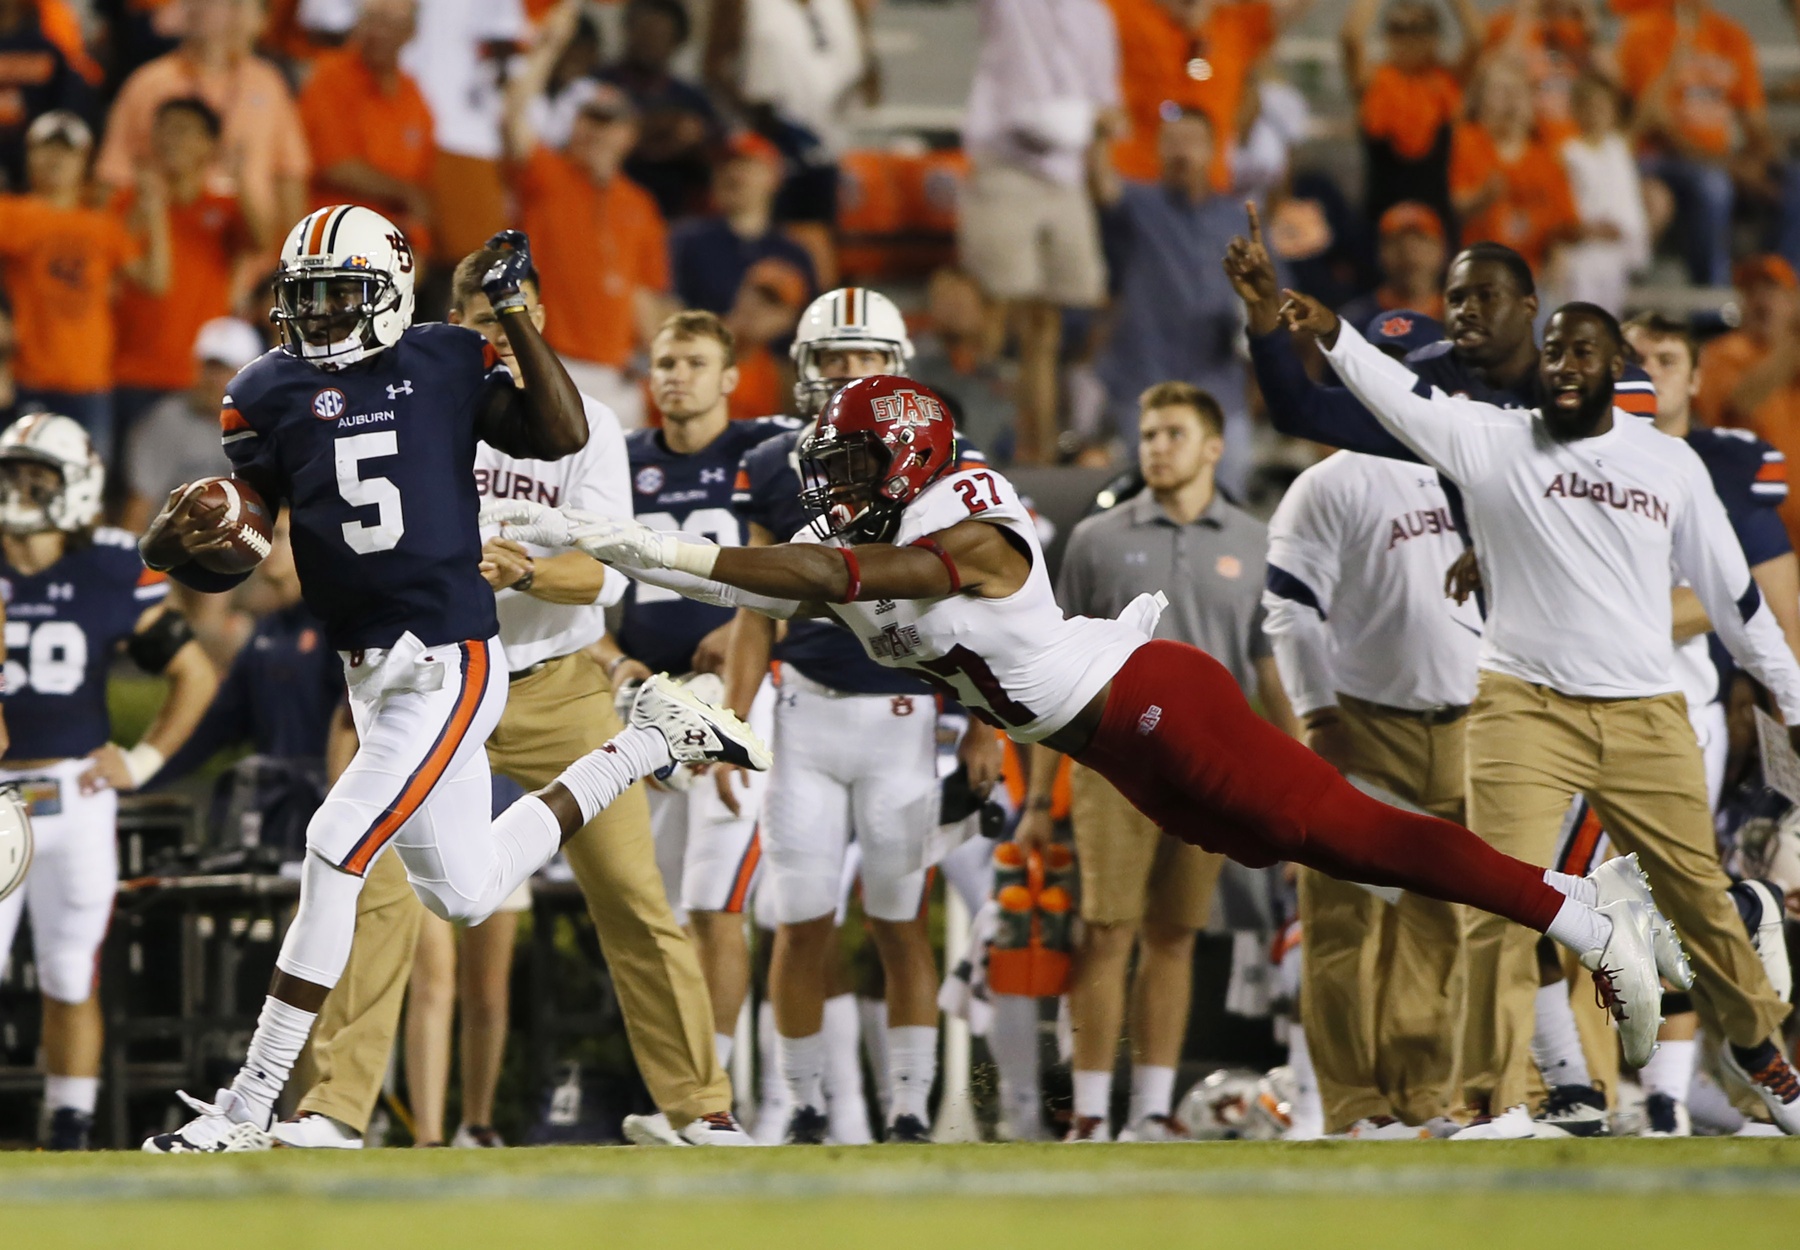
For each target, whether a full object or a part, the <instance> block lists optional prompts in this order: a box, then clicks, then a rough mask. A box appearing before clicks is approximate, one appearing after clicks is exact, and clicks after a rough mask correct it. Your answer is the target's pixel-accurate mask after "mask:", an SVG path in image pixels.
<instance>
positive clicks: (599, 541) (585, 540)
mask: <svg viewBox="0 0 1800 1250" xmlns="http://www.w3.org/2000/svg"><path fill="white" fill-rule="evenodd" d="M569 520H570V525H569V543H570V545H571V546H573V547H575V548H576V549H577V550H579V551H584V552H586V553H587V554H588V555H590V556H592V557H593V558H594V559H596V560H598V561H600V562H601V563H602V564H611V565H617V566H618V567H620V568H627V569H672V568H679V567H681V566H680V564H679V563H678V561H679V558H680V549H681V548H682V547H683V546H684V545H687V546H692V545H693V544H684V543H683V542H682V541H681V539H680V538H679V537H678V536H677V535H674V534H670V533H668V532H666V531H664V530H655V529H651V528H650V527H649V526H648V525H645V524H644V523H643V522H641V521H631V520H624V521H621V520H618V519H616V518H613V517H599V516H596V517H583V518H582V519H580V520H579V521H578V520H577V519H576V518H575V516H574V514H573V513H571V514H569Z"/></svg>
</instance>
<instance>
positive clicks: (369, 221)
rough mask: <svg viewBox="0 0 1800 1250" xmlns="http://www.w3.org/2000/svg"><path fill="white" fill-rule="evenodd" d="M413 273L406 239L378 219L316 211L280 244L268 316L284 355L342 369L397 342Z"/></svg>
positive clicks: (341, 207)
mask: <svg viewBox="0 0 1800 1250" xmlns="http://www.w3.org/2000/svg"><path fill="white" fill-rule="evenodd" d="M414 268H415V265H414V263H413V253H412V247H411V246H410V245H409V244H408V243H407V241H406V236H405V235H403V234H401V233H400V228H399V227H398V226H396V225H394V223H393V222H391V221H389V220H388V219H387V218H385V217H383V216H382V215H381V214H380V213H377V212H375V211H373V210H372V209H367V208H362V207H360V206H357V205H353V204H337V205H334V206H332V207H330V208H321V209H319V210H318V211H317V212H314V213H309V214H308V215H307V216H305V217H303V218H301V219H300V224H298V225H297V226H295V227H294V228H293V229H292V230H291V231H289V232H288V237H287V242H285V243H283V244H282V245H281V265H280V268H278V269H277V270H276V273H275V311H274V312H273V313H271V314H270V317H271V319H272V320H273V321H274V322H275V324H276V325H277V326H278V327H280V329H281V337H282V340H283V343H284V345H285V347H286V350H287V351H288V352H289V354H291V355H294V356H298V357H299V358H300V359H302V360H304V361H306V362H308V363H309V364H314V365H317V366H318V367H319V368H321V369H330V370H337V369H343V368H347V367H348V366H350V365H354V364H357V363H358V362H360V361H363V360H367V359H369V358H370V357H371V356H374V355H375V354H377V353H378V352H382V351H385V350H386V349H387V348H390V347H392V346H393V345H394V344H395V343H398V342H399V341H400V336H401V335H402V334H404V333H405V332H406V328H407V327H408V326H410V325H411V324H412V319H413V270H414Z"/></svg>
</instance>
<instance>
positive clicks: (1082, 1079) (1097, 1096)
mask: <svg viewBox="0 0 1800 1250" xmlns="http://www.w3.org/2000/svg"><path fill="white" fill-rule="evenodd" d="M1073 1076H1074V1078H1075V1114H1076V1115H1077V1116H1078V1117H1081V1118H1083V1119H1094V1120H1104V1119H1106V1118H1107V1117H1108V1116H1110V1115H1111V1114H1112V1073H1111V1072H1084V1071H1082V1070H1081V1069H1080V1068H1077V1069H1075V1071H1074V1073H1073Z"/></svg>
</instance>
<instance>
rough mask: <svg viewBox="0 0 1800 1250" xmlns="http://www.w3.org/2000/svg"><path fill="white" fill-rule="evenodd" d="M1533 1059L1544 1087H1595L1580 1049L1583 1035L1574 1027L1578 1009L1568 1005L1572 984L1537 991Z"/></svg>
mask: <svg viewBox="0 0 1800 1250" xmlns="http://www.w3.org/2000/svg"><path fill="white" fill-rule="evenodd" d="M1531 1057H1532V1059H1533V1060H1534V1061H1535V1062H1536V1063H1537V1066H1538V1071H1539V1072H1542V1073H1543V1074H1544V1084H1546V1085H1549V1086H1553V1087H1554V1086H1557V1085H1592V1084H1593V1083H1594V1079H1593V1077H1592V1076H1590V1075H1589V1074H1588V1066H1587V1056H1586V1055H1585V1054H1584V1053H1583V1052H1582V1049H1581V1032H1580V1030H1579V1029H1577V1028H1576V1027H1575V1009H1574V1008H1573V1007H1571V1006H1570V1005H1569V983H1568V982H1567V981H1556V982H1553V983H1552V984H1550V985H1542V986H1539V987H1538V992H1537V1027H1536V1028H1535V1029H1533V1030H1532V1034H1531Z"/></svg>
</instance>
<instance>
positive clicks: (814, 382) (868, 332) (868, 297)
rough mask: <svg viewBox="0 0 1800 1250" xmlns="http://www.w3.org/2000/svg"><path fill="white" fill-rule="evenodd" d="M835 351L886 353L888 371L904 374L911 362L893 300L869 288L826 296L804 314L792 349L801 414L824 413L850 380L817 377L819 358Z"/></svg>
mask: <svg viewBox="0 0 1800 1250" xmlns="http://www.w3.org/2000/svg"><path fill="white" fill-rule="evenodd" d="M831 350H840V351H841V350H862V351H876V352H886V353H887V355H888V363H889V367H888V368H886V369H884V370H883V371H882V372H884V373H900V374H904V373H905V372H906V367H907V365H909V364H911V363H912V358H913V345H912V339H910V338H908V337H907V334H906V319H905V318H904V317H902V316H901V315H900V310H899V309H898V308H896V307H894V301H893V300H891V299H889V298H888V297H887V296H885V295H883V294H882V293H881V292H880V291H871V290H870V289H869V288H868V287H866V286H846V287H839V288H838V289H837V290H835V291H827V292H825V294H823V295H821V296H819V298H818V299H816V300H814V301H813V302H812V303H810V304H808V305H807V306H806V311H805V312H803V313H801V314H800V325H799V327H798V328H797V329H796V330H795V331H794V345H793V346H792V347H791V348H789V349H788V354H789V355H791V356H793V358H794V373H795V381H794V402H795V403H796V404H797V405H799V415H800V416H803V417H816V416H818V415H819V414H820V413H821V412H823V411H825V401H826V400H828V399H830V398H831V396H832V394H833V393H834V392H835V391H836V390H837V389H838V388H839V387H840V386H842V385H843V384H844V383H845V382H847V381H849V380H850V379H848V378H824V377H820V376H819V362H818V354H819V353H820V352H821V351H831Z"/></svg>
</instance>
